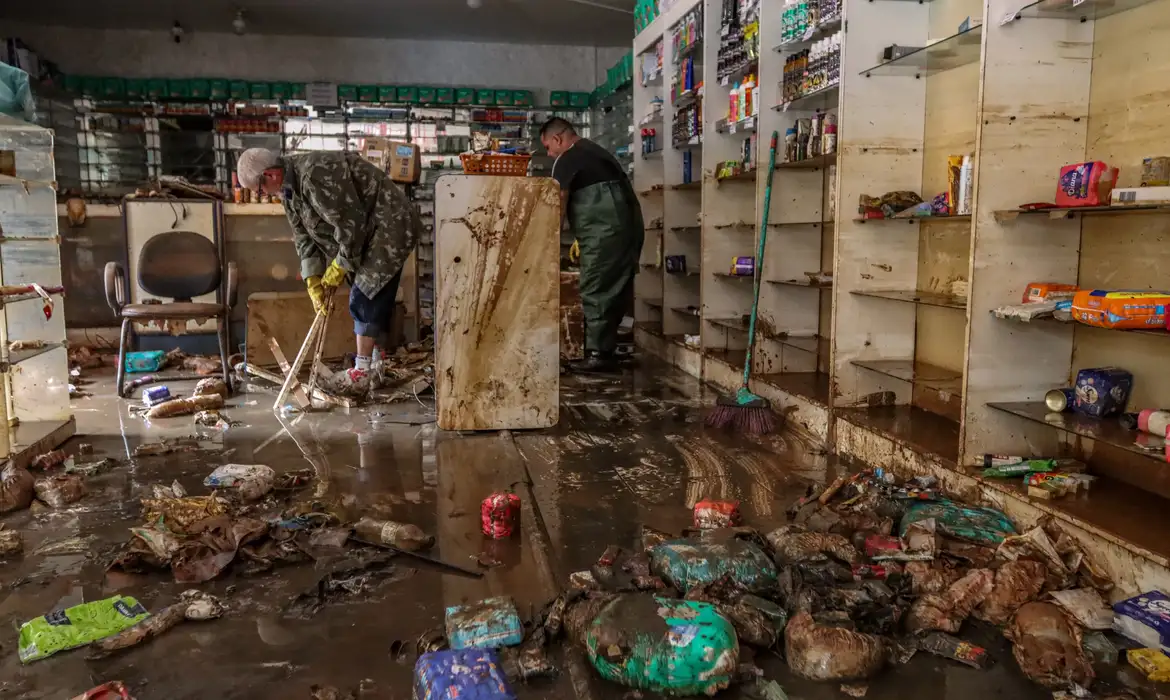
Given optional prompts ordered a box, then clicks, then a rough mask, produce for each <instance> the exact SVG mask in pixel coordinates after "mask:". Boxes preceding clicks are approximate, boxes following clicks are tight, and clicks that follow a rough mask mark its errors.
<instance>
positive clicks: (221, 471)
mask: <svg viewBox="0 0 1170 700" xmlns="http://www.w3.org/2000/svg"><path fill="white" fill-rule="evenodd" d="M275 483H276V472H275V471H273V469H272V467H269V466H266V465H263V464H225V465H223V466H221V467H218V468H216V470H215V471H213V472H211V473H210V474H208V475H207V478H206V479H204V480H203V485H204V486H210V487H211V488H213V489H228V490H229V491H230V492H231V493H233V494H234V495H235V496H237V497H238V498H239V499H240V500H243V501H256V500H259V499H261V498H263V497H264V495H265V494H267V493H268V492H269V491H271V490H272V487H273V486H274V485H275Z"/></svg>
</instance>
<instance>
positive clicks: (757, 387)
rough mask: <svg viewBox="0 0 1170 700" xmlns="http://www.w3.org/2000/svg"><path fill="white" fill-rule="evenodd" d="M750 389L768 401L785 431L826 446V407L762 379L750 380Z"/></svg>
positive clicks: (828, 416)
mask: <svg viewBox="0 0 1170 700" xmlns="http://www.w3.org/2000/svg"><path fill="white" fill-rule="evenodd" d="M750 388H751V390H752V391H753V392H755V393H756V394H758V395H760V396H763V397H764V398H765V399H768V401H770V402H771V403H772V410H773V411H775V412H777V413H779V414H781V415H783V416H784V427H785V429H786V430H792V431H795V432H796V433H798V434H801V435H805V436H807V437H809V438H811V439H812V440H813V441H814V442H815V443H816V444H818V445H827V444H828V441H829V425H830V424H831V419H830V415H829V409H828V407H826V406H822V405H820V404H818V403H816V402H813V401H810V400H808V399H807V398H804V397H803V396H797V395H796V394H793V393H791V392H788V391H784V390H783V389H780V388H779V387H777V386H775V385H774V384H772V383H771V382H768V381H765V380H764V379H752V381H751V385H750Z"/></svg>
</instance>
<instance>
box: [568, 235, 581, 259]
mask: <svg viewBox="0 0 1170 700" xmlns="http://www.w3.org/2000/svg"><path fill="white" fill-rule="evenodd" d="M569 262H571V263H573V264H574V265H576V264H577V263H579V262H581V244H580V243H578V242H577V239H576V238H574V239H573V245H572V247H570V248H569Z"/></svg>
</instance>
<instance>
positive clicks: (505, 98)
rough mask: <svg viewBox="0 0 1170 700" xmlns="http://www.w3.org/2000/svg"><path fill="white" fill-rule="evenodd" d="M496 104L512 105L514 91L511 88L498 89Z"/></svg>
mask: <svg viewBox="0 0 1170 700" xmlns="http://www.w3.org/2000/svg"><path fill="white" fill-rule="evenodd" d="M496 104H498V105H500V106H503V107H511V106H512V91H511V90H496Z"/></svg>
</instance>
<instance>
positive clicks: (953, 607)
mask: <svg viewBox="0 0 1170 700" xmlns="http://www.w3.org/2000/svg"><path fill="white" fill-rule="evenodd" d="M994 579H995V575H994V574H993V573H992V572H991V570H990V569H972V570H971V571H969V572H967V575H966V576H964V577H963V578H961V579H959V580H958V581H955V582H954V583H952V584H951V586H950V587H949V588H947V590H946V592H945V593H927V594H926V595H923V596H922V597H921V598H919V599H918V600H916V601H914V604H913V605H911V606H910V612H909V614H908V615H907V618H906V629H907V630H908V631H910V632H923V631H929V630H941V631H943V632H950V633H952V634H954V633H956V632H958V631H959V628H960V627H962V626H963V621H964V620H966V619H967V617H969V616H970V615H971V611H972V610H974V609H975V608H976V607H978V606H979V604H980V603H982V602H983V600H984V599H985V598H986V597H987V595H988V594H989V593H991V586H992V581H993V580H994Z"/></svg>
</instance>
